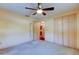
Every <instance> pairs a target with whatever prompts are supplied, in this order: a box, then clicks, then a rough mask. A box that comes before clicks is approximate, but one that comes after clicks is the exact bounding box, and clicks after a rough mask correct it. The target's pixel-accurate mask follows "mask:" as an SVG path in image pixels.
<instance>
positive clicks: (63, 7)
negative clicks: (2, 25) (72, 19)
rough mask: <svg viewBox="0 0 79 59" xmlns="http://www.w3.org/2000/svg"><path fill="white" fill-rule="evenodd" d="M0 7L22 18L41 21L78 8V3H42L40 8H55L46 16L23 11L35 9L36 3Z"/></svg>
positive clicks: (31, 11)
mask: <svg viewBox="0 0 79 59" xmlns="http://www.w3.org/2000/svg"><path fill="white" fill-rule="evenodd" d="M0 7H1V8H5V9H9V10H12V11H14V12H17V13H19V14H21V15H23V16H25V15H29V16H30V17H32V18H36V19H42V18H46V17H49V16H54V15H57V14H60V13H63V12H67V11H70V10H74V9H76V8H79V4H78V3H42V8H48V7H55V10H54V11H46V13H47V15H46V16H44V15H42V14H37V15H32V13H33V12H35V11H33V10H28V9H25V7H30V8H37V3H0Z"/></svg>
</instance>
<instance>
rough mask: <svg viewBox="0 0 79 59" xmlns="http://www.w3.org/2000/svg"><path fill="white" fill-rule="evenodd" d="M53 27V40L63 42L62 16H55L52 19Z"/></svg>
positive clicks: (58, 42)
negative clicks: (53, 19)
mask: <svg viewBox="0 0 79 59" xmlns="http://www.w3.org/2000/svg"><path fill="white" fill-rule="evenodd" d="M54 22H55V23H54V27H55V33H54V34H55V42H56V43H57V44H63V40H62V17H58V18H55V21H54Z"/></svg>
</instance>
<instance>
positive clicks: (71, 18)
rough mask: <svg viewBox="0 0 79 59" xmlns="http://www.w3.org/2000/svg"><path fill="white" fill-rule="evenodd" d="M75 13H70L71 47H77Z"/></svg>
mask: <svg viewBox="0 0 79 59" xmlns="http://www.w3.org/2000/svg"><path fill="white" fill-rule="evenodd" d="M75 21H76V19H75V14H72V15H69V21H68V22H69V47H72V48H74V47H75V40H76V39H75Z"/></svg>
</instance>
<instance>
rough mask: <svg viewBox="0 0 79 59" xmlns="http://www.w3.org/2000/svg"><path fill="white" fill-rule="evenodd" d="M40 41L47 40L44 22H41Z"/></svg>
mask: <svg viewBox="0 0 79 59" xmlns="http://www.w3.org/2000/svg"><path fill="white" fill-rule="evenodd" d="M39 39H40V40H43V41H44V40H45V23H44V21H41V22H40V31H39Z"/></svg>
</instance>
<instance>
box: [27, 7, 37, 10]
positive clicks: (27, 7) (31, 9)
mask: <svg viewBox="0 0 79 59" xmlns="http://www.w3.org/2000/svg"><path fill="white" fill-rule="evenodd" d="M25 9H30V10H37V9H34V8H29V7H25Z"/></svg>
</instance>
